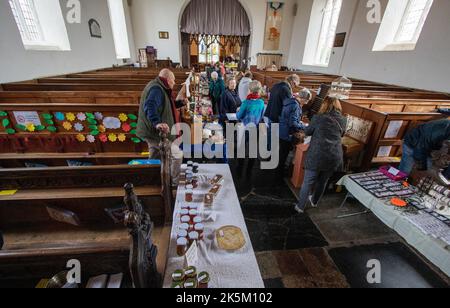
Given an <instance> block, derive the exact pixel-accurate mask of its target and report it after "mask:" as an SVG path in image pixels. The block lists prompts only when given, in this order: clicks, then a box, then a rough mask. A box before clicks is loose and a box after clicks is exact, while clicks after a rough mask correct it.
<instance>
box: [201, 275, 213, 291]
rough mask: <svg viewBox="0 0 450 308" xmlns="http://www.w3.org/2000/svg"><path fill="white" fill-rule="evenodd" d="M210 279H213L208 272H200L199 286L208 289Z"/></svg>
mask: <svg viewBox="0 0 450 308" xmlns="http://www.w3.org/2000/svg"><path fill="white" fill-rule="evenodd" d="M210 281H211V279H210V277H209V274H208V273H207V272H201V273H200V274H198V287H199V288H200V289H208V287H209V282H210Z"/></svg>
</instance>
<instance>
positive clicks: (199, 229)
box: [194, 223, 205, 240]
mask: <svg viewBox="0 0 450 308" xmlns="http://www.w3.org/2000/svg"><path fill="white" fill-rule="evenodd" d="M194 231H195V232H197V233H198V238H199V240H202V239H203V233H204V231H205V226H204V225H203V224H202V223H198V224H196V225H195V226H194Z"/></svg>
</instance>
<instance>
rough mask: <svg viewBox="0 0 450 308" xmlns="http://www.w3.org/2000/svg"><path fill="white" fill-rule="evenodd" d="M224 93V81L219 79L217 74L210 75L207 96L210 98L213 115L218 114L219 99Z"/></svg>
mask: <svg viewBox="0 0 450 308" xmlns="http://www.w3.org/2000/svg"><path fill="white" fill-rule="evenodd" d="M223 92H225V81H224V80H223V79H222V78H220V76H219V73H217V72H212V73H211V81H210V83H209V96H210V98H211V102H212V107H213V112H214V114H215V115H217V114H219V110H220V98H221V96H222V94H223Z"/></svg>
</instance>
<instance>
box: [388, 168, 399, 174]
mask: <svg viewBox="0 0 450 308" xmlns="http://www.w3.org/2000/svg"><path fill="white" fill-rule="evenodd" d="M388 172H389V173H390V174H392V175H393V176H397V175H398V174H399V173H400V170H398V169H395V168H394V167H391V168H390V169H389V171H388Z"/></svg>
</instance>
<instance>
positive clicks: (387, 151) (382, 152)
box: [377, 147, 392, 157]
mask: <svg viewBox="0 0 450 308" xmlns="http://www.w3.org/2000/svg"><path fill="white" fill-rule="evenodd" d="M391 151H392V147H380V149H379V150H378V155H377V157H389V156H391Z"/></svg>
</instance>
